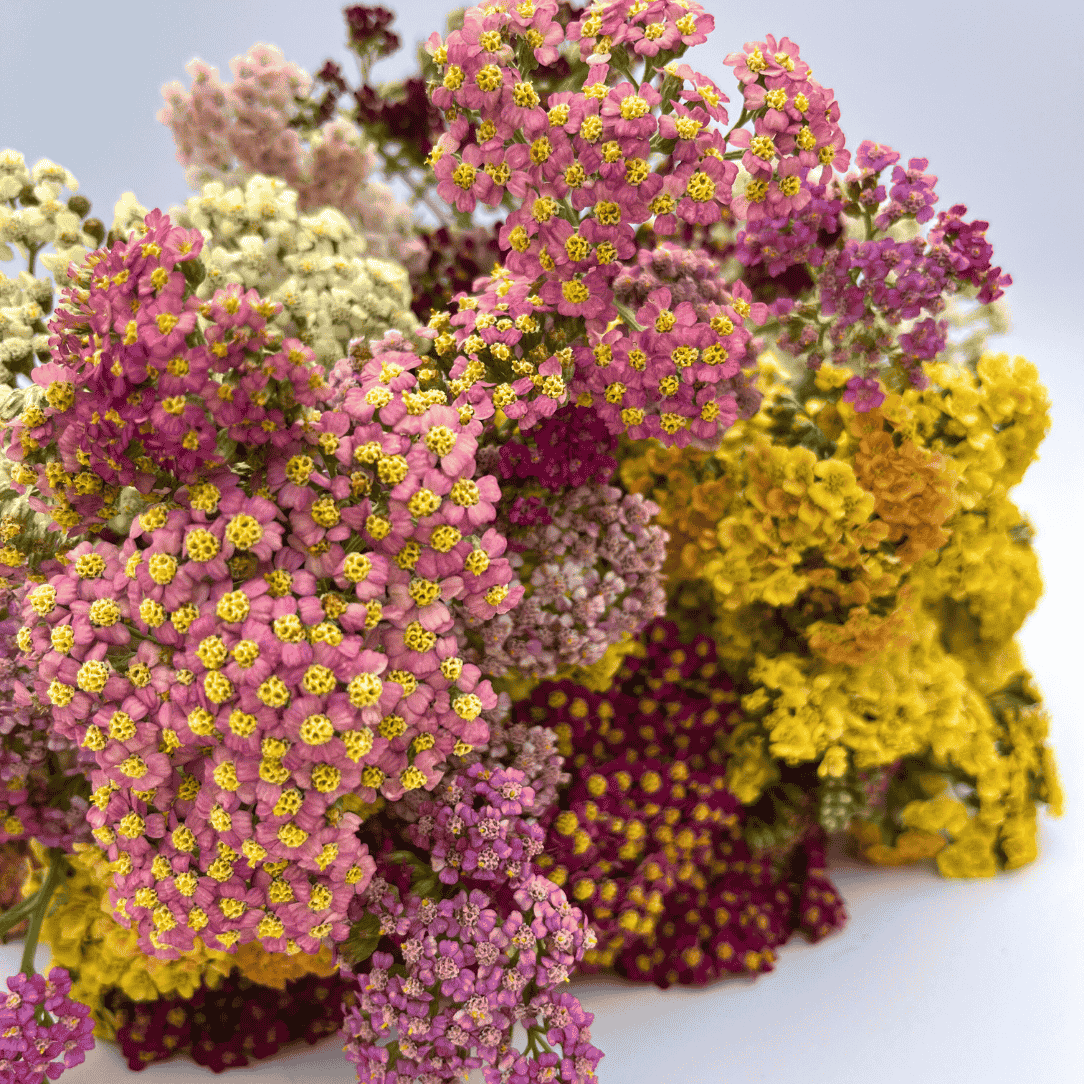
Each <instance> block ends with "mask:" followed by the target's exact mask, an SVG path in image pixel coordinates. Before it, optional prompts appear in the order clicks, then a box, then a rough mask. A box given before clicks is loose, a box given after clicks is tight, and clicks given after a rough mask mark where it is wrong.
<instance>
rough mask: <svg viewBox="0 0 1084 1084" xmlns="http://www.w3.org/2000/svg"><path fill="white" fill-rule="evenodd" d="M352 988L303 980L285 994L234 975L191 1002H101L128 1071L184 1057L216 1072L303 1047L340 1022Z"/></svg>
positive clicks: (118, 997) (113, 996)
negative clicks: (113, 1021)
mask: <svg viewBox="0 0 1084 1084" xmlns="http://www.w3.org/2000/svg"><path fill="white" fill-rule="evenodd" d="M350 987H351V984H350V983H348V982H347V981H346V980H344V979H342V978H340V977H339V976H338V975H332V976H330V977H327V978H321V977H320V976H317V975H305V976H303V977H302V978H298V979H291V980H289V981H287V982H286V984H285V988H284V989H275V988H273V987H269V986H261V985H259V984H258V983H253V982H251V981H250V980H249V979H246V978H245V977H244V976H243V975H241V974H240V973H239V972H237V971H233V972H231V973H230V975H229V976H228V977H227V978H226V979H224V980H223V981H222V982H221V983H220V984H219V985H218V986H217V987H216V988H215V989H213V990H211V989H209V988H208V987H206V986H201V987H200V988H199V989H198V990H197V991H196V993H195V994H194V995H193V996H192V997H191V998H180V997H169V998H159V999H158V1000H157V1001H149V1002H140V1001H132V1000H130V999H129V998H127V997H125V996H124V995H123V994H122V993H121V992H120V991H119V990H116V989H113V990H110V991H109V992H108V993H107V994H106V996H105V1003H104V1004H105V1008H106V1009H108V1010H109V1011H110V1012H112V1013H113V1014H114V1015H115V1018H116V1020H117V1038H116V1041H117V1045H118V1046H119V1047H120V1049H121V1053H122V1054H123V1055H124V1057H125V1058H126V1059H127V1061H128V1068H129V1069H132V1070H135V1071H137V1072H138V1071H139V1070H140V1069H145V1068H146V1067H147V1066H148V1065H152V1064H153V1063H155V1062H158V1061H163V1060H165V1059H167V1058H171V1057H173V1056H174V1055H176V1054H187V1055H188V1056H189V1057H190V1058H191V1059H192V1060H193V1061H194V1062H195V1063H196V1064H197V1065H205V1066H206V1067H207V1068H208V1069H210V1070H211V1071H212V1072H215V1073H221V1072H222V1071H223V1070H225V1069H235V1068H239V1067H241V1066H244V1065H248V1063H249V1059H256V1060H259V1059H260V1058H269V1057H271V1056H272V1055H274V1054H277V1053H278V1052H279V1050H280V1049H281V1048H282V1047H284V1046H286V1045H287V1044H288V1043H292V1042H298V1041H300V1040H302V1039H303V1040H304V1041H305V1042H307V1043H308V1044H309V1045H310V1046H311V1045H312V1044H313V1043H315V1042H317V1041H318V1040H320V1039H322V1038H324V1037H325V1036H327V1035H333V1034H334V1033H335V1032H336V1031H338V1029H339V1027H340V1026H341V1024H342V1020H343V1014H344V1012H345V1009H344V1007H343V1000H344V998H345V999H349V998H351V997H352V996H353V995H352V994H351V993H350Z"/></svg>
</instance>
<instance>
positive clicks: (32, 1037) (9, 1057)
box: [0, 967, 94, 1084]
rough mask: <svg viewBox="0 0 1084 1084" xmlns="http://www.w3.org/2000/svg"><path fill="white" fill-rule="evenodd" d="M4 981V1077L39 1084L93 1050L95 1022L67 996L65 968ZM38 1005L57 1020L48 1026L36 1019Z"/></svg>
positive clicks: (0, 1023) (0, 1060) (0, 1052)
mask: <svg viewBox="0 0 1084 1084" xmlns="http://www.w3.org/2000/svg"><path fill="white" fill-rule="evenodd" d="M7 985H8V990H9V991H10V993H9V994H8V996H7V999H6V1000H5V1001H3V1002H0V1075H2V1077H3V1079H4V1080H15V1081H26V1082H28V1084H30V1082H33V1084H41V1082H43V1081H44V1080H45V1079H46V1078H48V1079H49V1080H56V1079H57V1077H59V1076H60V1075H61V1073H63V1071H64V1070H65V1069H71V1068H73V1067H74V1066H76V1065H81V1064H82V1063H83V1062H84V1061H85V1060H86V1052H87V1051H88V1050H93V1049H94V1021H93V1019H91V1016H90V1008H89V1007H88V1006H86V1005H83V1004H80V1003H79V1002H78V1001H72V1000H71V998H70V997H69V996H68V995H69V993H70V991H71V977H70V976H69V975H68V973H67V971H65V970H64V969H63V968H61V967H54V968H53V969H52V970H51V971H50V972H49V974H48V975H29V976H28V975H25V974H22V973H20V974H18V975H14V976H12V977H11V978H9V979H8V980H7ZM39 1009H44V1010H45V1011H46V1013H51V1014H52V1016H53V1017H55V1018H56V1019H55V1020H53V1021H52V1022H51V1023H50V1024H47V1025H46V1024H42V1023H39V1022H38V1020H37V1018H36V1016H35V1012H36V1011H37V1010H39ZM46 1019H49V1017H46ZM58 1058H59V1059H62V1060H60V1061H58V1060H57V1059H58Z"/></svg>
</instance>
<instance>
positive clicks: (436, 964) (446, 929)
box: [344, 764, 601, 1084]
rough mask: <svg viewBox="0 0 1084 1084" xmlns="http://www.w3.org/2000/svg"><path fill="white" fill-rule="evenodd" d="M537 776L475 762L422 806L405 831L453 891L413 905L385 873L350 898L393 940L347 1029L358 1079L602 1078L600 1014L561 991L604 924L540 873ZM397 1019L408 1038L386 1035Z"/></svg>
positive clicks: (371, 966)
mask: <svg viewBox="0 0 1084 1084" xmlns="http://www.w3.org/2000/svg"><path fill="white" fill-rule="evenodd" d="M527 779H528V777H527V776H526V775H525V774H524V773H523V772H522V771H520V770H518V769H514V768H507V769H506V768H501V767H497V768H494V769H492V770H491V769H489V768H487V767H485V766H484V765H482V764H474V765H472V766H471V767H470V768H468V769H467V770H466V771H465V772H463V773H460V774H459V775H458V776H456V777H455V778H453V779H452V780H451V781H450V782H446V783H445V785H443V786H442V787H441V789H440V791H439V792H438V793H437V794H436V795H434V798H433V800H431V801H428V802H425V803H423V804H422V805H421V807H420V816H419V817H418V820H417V821H416V822H414V823H413V824H412V825H410V826H409V827H408V828H407V830H406V835H407V838H408V839H409V840H410V842H411V843H413V844H414V845H415V846H416V847H418V848H420V849H421V850H422V852H423V853H425V854H427V855H428V856H429V864H430V865H431V867H432V868H433V869H434V870H436V871H438V872H439V879H440V882H441V883H443V884H446V885H449V886H452V887H453V888H454V887H455V886H457V885H458V886H460V890H459V892H458V893H456V894H455V895H454V896H452V897H450V898H443V899H440V898H438V899H430V898H423V897H420V896H419V894H418V893H411V894H410V895H408V896H407V897H406V899H405V900H401V899H400V893H399V892H398V891H397V890H396V889H395V888H394V887H392V885H390V884H389V883H388V882H387V881H386V880H385V879H384V878H382V877H376V878H374V879H373V882H372V883H371V885H370V887H369V890H368V892H367V894H366V895H365V896H364V897H359V898H358V899H356V900H355V901H354V903H353V904H352V914H356V915H357V917H358V918H361V917H362V915H364V914H368V915H371V916H374V917H375V920H376V921H377V922H378V923H379V926H378V930H379V934H380V936H381V940H380V942H379V944H378V951H376V952H374V953H373V955H372V957H371V960H370V961H369V963H368V964H367V965H365V964H363V965H360V966H361V967H367V970H366V971H365V972H364V973H362V974H359V975H358V980H357V981H358V985H359V988H360V994H359V1001H358V1004H357V1006H356V1007H355V1008H354V1009H352V1011H351V1012H350V1013H349V1014H348V1016H347V1018H346V1024H345V1029H344V1030H345V1032H346V1034H347V1035H348V1037H349V1039H350V1042H349V1044H348V1047H347V1057H348V1058H350V1059H351V1060H352V1061H356V1062H357V1063H358V1066H359V1077H361V1076H362V1075H363V1074H365V1073H368V1074H369V1076H370V1078H371V1079H378V1080H383V1081H385V1082H386V1084H397V1082H400V1081H407V1080H419V1081H427V1080H447V1079H453V1078H458V1076H459V1075H462V1074H464V1073H465V1072H467V1071H468V1070H470V1069H472V1068H482V1070H483V1076H484V1078H485V1079H486V1081H488V1082H491V1084H498V1082H502V1084H503V1082H508V1081H517V1082H518V1081H528V1080H532V1081H533V1080H562V1081H568V1082H569V1084H573V1082H575V1084H580V1082H583V1084H586V1082H588V1081H591V1080H593V1079H594V1069H595V1066H596V1065H597V1064H598V1061H599V1058H600V1057H601V1054H600V1052H599V1051H598V1050H597V1049H596V1048H595V1047H593V1046H592V1045H591V1043H590V1030H589V1025H590V1023H591V1020H592V1019H593V1017H592V1014H590V1013H588V1012H585V1011H584V1009H583V1008H582V1007H581V1006H580V1004H579V1001H578V1000H577V999H576V998H575V997H574V996H573V995H572V994H570V993H568V992H566V991H562V990H559V989H558V988H559V987H560V986H561V985H562V984H563V983H564V982H565V981H566V980H567V979H568V977H569V976H570V975H571V973H572V971H573V969H574V967H575V966H576V965H577V963H578V962H579V961H580V960H581V959H582V957H583V954H584V952H585V951H587V950H588V949H590V948H591V947H592V946H593V945H594V943H595V938H594V933H593V932H592V931H591V929H590V927H589V926H588V925H587V923H586V921H585V920H584V916H583V913H582V912H581V911H580V910H579V908H577V907H574V906H572V905H571V904H570V903H569V901H568V899H567V898H566V896H565V894H564V892H563V891H562V890H561V889H560V888H559V887H558V886H557V885H555V884H553V882H552V881H549V880H548V879H547V878H545V877H543V876H540V875H539V874H538V873H537V872H536V871H535V870H534V868H533V865H532V860H533V859H534V858H535V857H536V856H537V855H538V854H539V853H540V852H541V850H542V845H543V843H542V840H543V832H542V830H541V828H540V827H539V826H538V824H537V823H536V822H535V819H534V817H535V815H536V814H537V813H539V812H541V808H540V807H539V805H538V803H537V798H536V795H535V792H534V789H533V788H532V787H531V786H530V785H529V783H528V781H527ZM438 988H439V989H438ZM516 1024H520V1025H522V1026H523V1027H525V1028H526V1029H527V1032H528V1048H527V1052H526V1053H524V1054H520V1053H519V1052H518V1050H516V1049H515V1048H514V1047H513V1046H512V1029H513V1028H514V1027H515V1025H516ZM392 1028H394V1029H395V1031H396V1034H397V1039H396V1040H395V1041H394V1042H393V1043H387V1042H386V1041H384V1040H386V1038H387V1037H390V1034H389V1033H390V1030H391V1029H392ZM543 1035H544V1036H545V1040H547V1041H545V1042H542V1041H541V1040H542V1037H543ZM550 1044H552V1045H553V1046H560V1047H561V1053H560V1054H558V1053H556V1052H555V1051H554V1050H553V1049H552V1048H551V1046H550ZM540 1046H541V1049H539V1047H540Z"/></svg>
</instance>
